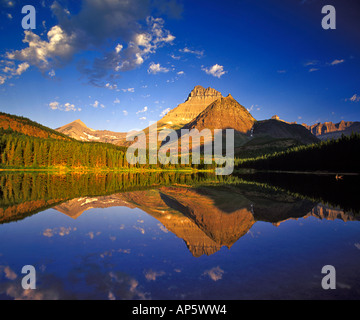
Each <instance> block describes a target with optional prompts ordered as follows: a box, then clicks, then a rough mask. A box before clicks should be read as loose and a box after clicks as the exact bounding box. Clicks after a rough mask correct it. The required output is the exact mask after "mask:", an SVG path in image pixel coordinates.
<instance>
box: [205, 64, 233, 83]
mask: <svg viewBox="0 0 360 320" xmlns="http://www.w3.org/2000/svg"><path fill="white" fill-rule="evenodd" d="M201 70H203V71H205V72H206V73H207V74H209V75H212V76H214V77H216V78H219V79H220V78H221V77H222V76H223V75H224V74H225V73H227V71H224V67H223V66H220V65H218V64H215V65H213V66H212V67H211V68H205V67H204V66H202V67H201Z"/></svg>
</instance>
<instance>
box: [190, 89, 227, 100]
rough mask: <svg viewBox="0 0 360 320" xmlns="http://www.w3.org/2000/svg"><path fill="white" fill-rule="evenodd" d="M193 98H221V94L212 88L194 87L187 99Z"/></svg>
mask: <svg viewBox="0 0 360 320" xmlns="http://www.w3.org/2000/svg"><path fill="white" fill-rule="evenodd" d="M194 97H219V98H221V97H222V94H221V93H220V92H219V91H217V90H215V89H213V88H210V87H209V88H207V89H205V88H204V87H203V86H200V85H199V86H196V87H195V88H194V89H193V90H192V91H191V92H190V94H189V98H188V100H189V99H191V98H194Z"/></svg>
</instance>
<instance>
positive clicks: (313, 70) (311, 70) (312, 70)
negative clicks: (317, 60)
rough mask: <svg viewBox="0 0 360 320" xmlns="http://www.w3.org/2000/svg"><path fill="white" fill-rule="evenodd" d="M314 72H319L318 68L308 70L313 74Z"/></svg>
mask: <svg viewBox="0 0 360 320" xmlns="http://www.w3.org/2000/svg"><path fill="white" fill-rule="evenodd" d="M315 71H319V69H318V68H311V69H310V70H309V72H315Z"/></svg>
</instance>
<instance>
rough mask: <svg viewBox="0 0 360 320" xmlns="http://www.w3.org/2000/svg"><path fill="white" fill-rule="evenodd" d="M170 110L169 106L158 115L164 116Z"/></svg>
mask: <svg viewBox="0 0 360 320" xmlns="http://www.w3.org/2000/svg"><path fill="white" fill-rule="evenodd" d="M170 111H171V109H170V108H167V109H165V110H163V112H161V114H160V117H165V116H166V115H167V114H168V113H169V112H170Z"/></svg>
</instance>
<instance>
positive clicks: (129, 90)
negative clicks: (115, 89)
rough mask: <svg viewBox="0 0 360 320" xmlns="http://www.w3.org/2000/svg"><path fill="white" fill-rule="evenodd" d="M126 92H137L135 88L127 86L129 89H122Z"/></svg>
mask: <svg viewBox="0 0 360 320" xmlns="http://www.w3.org/2000/svg"><path fill="white" fill-rule="evenodd" d="M121 90H122V91H124V92H132V93H133V92H135V88H127V89H121Z"/></svg>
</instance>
